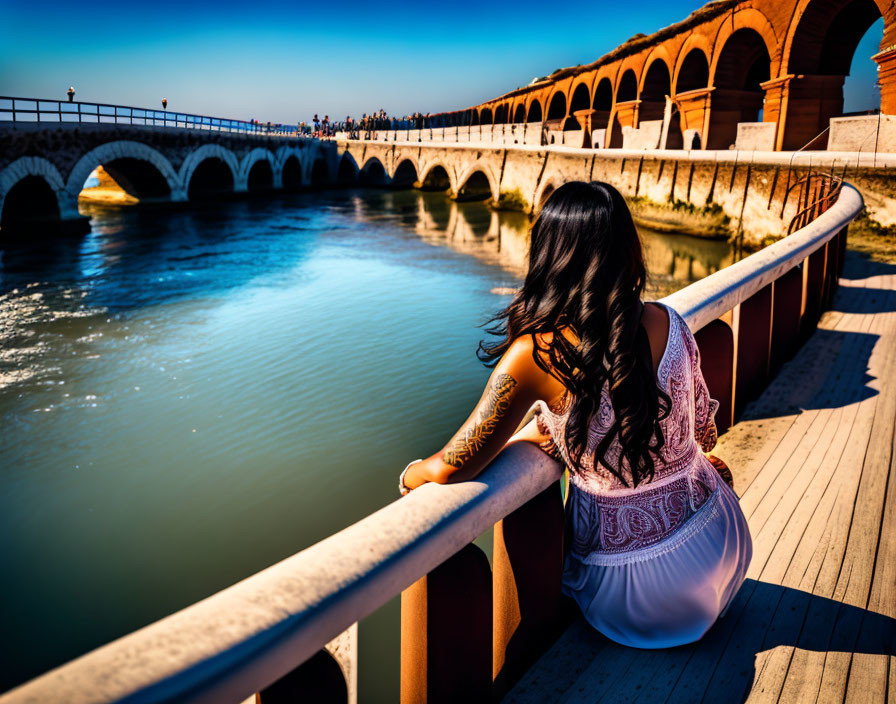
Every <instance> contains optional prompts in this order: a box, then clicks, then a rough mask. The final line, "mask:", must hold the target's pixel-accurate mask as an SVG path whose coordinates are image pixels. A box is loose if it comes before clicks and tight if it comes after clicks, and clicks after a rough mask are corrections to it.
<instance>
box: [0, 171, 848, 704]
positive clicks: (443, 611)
mask: <svg viewBox="0 0 896 704" xmlns="http://www.w3.org/2000/svg"><path fill="white" fill-rule="evenodd" d="M862 207H863V202H862V197H861V195H860V194H859V193H858V191H856V190H855V189H854V188H852V187H851V186H849V185H844V186H843V187H842V190H841V192H840V195H839V198H838V200H837V201H836V202H835V203H834V204H833V205H832V206H831V207H830V208H829V209H828V210H827V211H826V212H823V213H820V214H818V217H817V218H816V219H815V220H814V221H813V222H811V223H810V224H809V225H808V226H806V227H805V228H803V229H802V230H800V231H798V232H796V233H794V234H793V235H791V236H790V237H788V238H786V239H784V240H782V241H780V242H778V243H776V244H773V245H771V246H770V247H768V248H766V249H764V250H763V251H761V252H759V253H757V254H754V255H752V256H750V257H748V258H746V259H744V260H742V261H740V262H738V263H736V264H733V265H732V266H730V267H727V268H726V269H724V270H722V271H719V272H716V273H715V274H712V275H711V276H708V277H707V278H705V279H703V280H701V281H698V282H697V283H694V284H692V285H690V286H688V287H687V288H685V289H683V290H681V291H679V292H677V293H675V294H672V295H671V296H669V297H667V298H666V299H664V301H665V302H666V303H668V304H669V305H671V306H673V307H674V308H675V309H676V310H678V311H679V312H680V313H681V314H682V315H683V316H684V318H685V319H686V320H687V322H688V324H689V325H690V327H691V328H692V329H693V330H694V331H695V332H696V334H697V339H698V343H699V344H700V347H701V350H702V356H703V367H704V374H705V375H706V378H707V382H708V384H709V386H710V391H711V393H712V394H713V396H714V397H715V398H718V399H719V400H720V401H721V404H722V407H721V408H720V412H719V416H718V420H719V425H720V426H721V428H722V429H724V428H725V427H727V426H728V425H729V424H730V422H731V420H732V418H733V414H734V409H735V407H736V406H740V405H742V403H743V401H744V399H745V398H747V397H748V396H749V394H755V393H756V392H757V390H758V389H761V388H762V386H763V385H764V383H765V381H766V380H767V379H768V377H769V376H770V374H771V373H773V371H774V368H775V365H776V364H779V363H780V362H781V361H782V360H783V359H784V358H786V357H787V356H788V355H789V354H791V353H792V352H793V351H794V350H795V349H796V347H797V346H798V343H799V340H800V339H802V338H803V337H804V335H805V334H807V332H811V330H813V329H814V327H815V325H816V323H817V319H818V316H819V315H820V313H821V311H822V309H823V308H824V305H825V302H826V301H829V300H830V297H831V296H832V295H833V291H834V289H835V288H836V283H837V278H838V275H839V270H840V267H841V266H842V256H843V249H844V246H845V235H846V227H847V226H848V224H849V223H850V222H851V221H852V219H853V218H855V217H856V215H858V213H859V212H861V209H862ZM745 330H749V333H750V334H749V335H748V334H742V333H743V332H744V331H745ZM726 413H727V416H726ZM560 476H561V468H560V466H559V465H558V464H556V463H555V462H554V461H553V460H551V459H549V458H548V457H547V456H546V455H544V454H543V453H542V452H541V451H540V450H538V449H537V448H535V447H534V446H531V445H528V444H526V443H519V444H515V445H511V446H510V447H508V448H507V449H505V450H504V452H502V453H501V455H500V456H499V457H498V458H497V459H496V460H495V461H494V462H493V463H492V464H491V465H490V466H489V467H488V468H487V469H486V470H485V471H484V472H483V473H482V474H481V475H480V476H479V477H477V478H476V479H475V480H473V481H469V482H465V483H461V484H454V485H447V486H439V485H434V484H430V485H426V486H423V487H421V488H420V489H418V490H416V491H414V492H413V493H411V494H410V495H409V496H407V497H405V498H402V499H400V500H397V501H395V502H393V503H392V504H389V505H388V506H386V507H384V508H382V509H380V510H379V511H377V512H375V513H373V514H371V515H370V516H368V517H367V518H365V519H363V520H362V521H359V522H358V523H356V524H355V525H353V526H350V527H348V528H346V529H345V530H343V531H341V532H339V533H337V534H335V535H333V536H331V537H329V538H327V539H326V540H323V541H321V542H320V543H318V544H316V545H313V546H311V547H309V548H307V549H306V550H303V551H302V552H300V553H298V554H296V555H294V556H292V557H289V558H287V559H285V560H283V561H282V562H279V563H277V564H275V565H273V566H272V567H269V568H268V569H266V570H263V571H262V572H259V573H258V574H255V575H253V576H252V577H249V578H247V579H245V580H243V581H242V582H239V583H238V584H235V585H233V586H232V587H229V588H228V589H225V590H223V591H221V592H219V593H218V594H215V595H213V596H211V597H209V598H207V599H204V600H203V601H200V602H198V603H197V604H194V605H192V606H190V607H188V608H186V609H184V610H182V611H179V612H177V613H175V614H172V615H171V616H168V617H167V618H164V619H162V620H160V621H158V622H156V623H154V624H152V625H150V626H147V627H145V628H143V629H140V630H138V631H136V632H134V633H132V634H130V635H127V636H125V637H123V638H121V639H119V640H116V641H114V642H112V643H109V644H108V645H105V646H103V647H101V648H98V649H97V650H95V651H93V652H91V653H88V654H87V655H84V656H82V657H80V658H78V659H76V660H74V661H72V662H70V663H68V664H66V665H63V666H62V667H59V668H57V669H55V670H52V671H51V672H48V673H47V674H45V675H42V676H41V677H38V678H36V679H34V680H32V681H31V682H28V683H26V684H24V685H22V686H20V687H18V688H16V689H14V690H12V691H10V692H8V693H6V694H5V695H3V696H0V704H21V703H24V702H42V703H44V702H66V703H67V704H82V703H84V704H86V703H87V702H92V703H106V702H125V701H127V702H159V701H166V702H167V701H178V702H181V701H184V702H209V703H211V702H215V703H217V702H240V701H243V700H244V699H245V698H246V697H249V696H251V695H252V694H253V693H255V692H262V694H261V695H260V697H259V700H260V701H262V702H268V701H280V700H278V699H277V696H276V695H272V696H268V695H266V694H265V690H266V688H268V687H269V685H271V684H272V683H274V682H276V681H278V680H281V678H283V677H284V676H287V675H289V673H293V672H294V671H296V668H297V666H299V665H300V664H301V663H302V662H304V661H306V660H307V659H308V658H310V657H312V656H313V655H315V654H316V653H318V652H319V651H320V650H321V648H322V647H323V646H324V645H325V644H327V643H328V642H329V641H331V640H332V639H333V638H334V637H336V636H337V635H339V634H340V633H341V632H343V631H345V629H347V628H349V627H351V626H352V624H354V623H356V622H357V621H359V620H361V619H363V618H364V617H365V616H367V615H369V614H370V613H372V612H373V611H375V610H376V609H377V608H379V607H380V606H382V605H383V604H385V603H386V602H387V601H388V600H390V599H391V598H393V597H394V596H395V595H397V594H398V593H399V592H402V590H406V591H405V593H404V595H403V608H402V621H403V622H402V701H403V702H405V704H409V703H410V702H417V701H426V700H427V699H428V698H429V697H430V693H432V692H435V691H441V692H442V693H443V694H444V692H445V691H446V688H449V689H450V690H451V692H453V693H454V695H456V699H462V698H464V697H466V698H469V699H482V698H483V697H485V696H486V695H487V692H484V691H483V688H484V689H485V690H488V689H489V688H491V687H494V690H493V692H494V693H496V694H499V695H500V694H501V693H503V691H506V690H507V689H508V688H509V686H511V685H512V683H513V681H514V679H515V678H516V677H518V676H519V674H520V672H521V671H522V670H524V669H525V667H526V666H527V665H528V663H529V662H531V660H532V658H533V657H535V656H536V655H537V654H538V652H539V651H540V650H543V649H545V648H546V647H547V645H548V643H549V638H550V636H551V634H552V633H554V632H555V631H554V630H552V624H556V623H558V622H559V616H558V609H557V604H559V576H560V569H561V565H562V506H561V505H560V492H559V490H558V488H557V484H558V480H559V479H560ZM388 480H389V481H393V480H394V477H390V478H388ZM495 524H497V526H496V528H495V554H494V560H493V568H492V569H491V570H490V568H489V566H488V562H487V561H484V557H482V558H481V559H480V558H478V557H476V555H475V554H473V553H472V552H471V551H470V550H471V548H472V546H471V545H470V543H471V541H472V540H473V539H474V538H476V537H477V536H479V535H480V534H482V533H483V532H484V531H486V530H487V529H488V528H490V527H492V526H493V525H495ZM473 550H478V548H473ZM412 585H413V586H412ZM409 587H410V589H408V588H409ZM477 634H478V635H477ZM440 639H441V640H440ZM521 644H522V645H521ZM437 648H441V651H438V652H437V650H436V649H437ZM439 652H441V653H442V656H439ZM445 652H449V653H452V655H450V656H448V655H444V653H445ZM451 657H453V658H454V659H453V660H450V658H451ZM445 658H449V660H450V663H449V664H450V666H446V664H445ZM299 670H301V668H299ZM493 677H494V681H495V684H493V683H492V681H493ZM347 699H348V697H347V696H346V697H345V698H344V699H343V700H347Z"/></svg>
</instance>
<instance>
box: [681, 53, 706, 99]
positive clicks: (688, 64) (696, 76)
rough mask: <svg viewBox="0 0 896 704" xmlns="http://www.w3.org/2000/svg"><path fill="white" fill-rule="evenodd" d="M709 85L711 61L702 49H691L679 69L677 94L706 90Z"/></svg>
mask: <svg viewBox="0 0 896 704" xmlns="http://www.w3.org/2000/svg"><path fill="white" fill-rule="evenodd" d="M708 85H709V61H707V59H706V54H704V53H703V51H702V50H700V49H691V50H690V51H689V52H688V55H687V56H685V57H684V61H682V63H681V68H680V69H678V80H677V81H676V83H675V92H676V93H686V92H688V91H689V90H698V89H699V88H706V86H708Z"/></svg>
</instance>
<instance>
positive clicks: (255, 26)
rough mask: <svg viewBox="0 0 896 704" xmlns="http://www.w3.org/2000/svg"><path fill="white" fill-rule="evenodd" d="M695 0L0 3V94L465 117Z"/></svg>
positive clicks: (858, 87) (238, 109)
mask: <svg viewBox="0 0 896 704" xmlns="http://www.w3.org/2000/svg"><path fill="white" fill-rule="evenodd" d="M698 4H699V0H698V2H695V1H694V0H641V2H640V3H638V4H637V5H634V4H632V3H624V2H594V1H593V0H592V1H591V2H580V1H579V0H566V2H563V3H545V2H544V1H543V0H542V1H541V2H532V1H530V0H517V1H515V2H503V1H501V2H491V3H477V2H467V1H466V0H463V1H461V2H452V3H440V4H438V5H434V4H431V3H426V2H416V3H408V2H404V1H403V0H394V1H393V2H378V3H370V4H365V3H357V2H354V3H341V2H323V3H321V2H306V3H294V4H290V5H288V6H287V5H280V6H278V5H276V4H265V5H262V4H261V3H254V4H253V3H247V2H241V3H232V2H228V1H227V0H221V2H217V3H208V2H188V1H186V0H182V1H181V2H173V1H171V0H157V1H156V2H153V3H151V4H149V3H141V2H136V3H129V2H127V1H126V0H125V1H122V0H119V1H118V2H115V3H112V2H107V1H106V0H95V1H93V2H77V3H76V2H73V1H71V0H69V1H68V2H59V1H58V0H49V1H47V2H41V1H40V0H29V1H27V2H26V1H23V0H0V16H2V21H0V94H3V95H13V96H27V97H31V96H35V97H43V98H63V99H64V93H65V90H66V89H67V88H68V86H69V85H74V86H75V89H76V90H77V99H79V100H85V101H97V102H108V103H117V104H123V105H135V106H141V107H142V106H147V107H152V106H156V105H158V104H159V102H160V101H161V99H162V97H163V96H165V97H167V98H168V102H169V109H176V110H179V111H185V112H196V113H202V114H211V115H217V116H222V117H234V118H243V119H249V118H256V119H259V120H273V121H276V122H297V121H299V120H308V119H309V118H310V117H311V115H312V113H315V112H319V113H328V114H329V115H330V117H331V118H335V117H339V118H343V117H345V115H346V114H352V115H356V116H357V115H359V114H360V113H361V112H369V111H371V110H374V109H379V108H384V109H385V110H386V111H388V112H390V113H393V114H406V113H410V112H413V111H416V110H421V111H423V112H438V111H440V110H449V109H453V108H461V107H466V106H467V105H471V104H476V103H478V102H481V101H483V100H486V99H488V98H492V97H495V96H497V95H500V94H501V93H504V92H506V91H508V90H511V89H513V88H515V87H517V86H520V85H524V84H526V83H528V82H529V81H530V80H531V79H532V78H533V77H534V76H536V75H545V74H548V73H550V72H551V71H553V70H554V69H556V68H559V67H561V66H569V65H574V64H579V63H587V62H589V61H593V60H594V59H596V58H597V57H599V56H600V55H601V54H603V53H605V52H607V51H609V50H611V49H613V48H614V47H615V46H616V45H618V44H620V43H621V42H623V41H625V40H626V39H627V38H629V37H630V36H632V35H633V34H635V33H637V32H644V33H645V34H647V33H650V32H652V31H654V30H657V29H659V28H661V27H664V26H666V25H668V24H671V23H673V22H675V21H677V20H680V19H683V18H684V17H685V16H687V15H688V14H689V13H690V12H691V11H692V10H693V9H694V8H695V7H697V5H698ZM881 27H882V21H881V22H880V23H878V25H875V27H874V28H873V29H872V30H871V31H869V34H868V35H866V38H865V40H864V41H863V43H862V45H860V47H859V50H858V51H857V53H856V60H855V62H854V66H853V74H854V75H855V76H856V78H854V79H852V80H850V81H849V84H848V85H847V89H846V96H847V110H849V109H855V110H858V109H863V108H867V107H876V106H877V105H878V104H879V98H878V97H877V95H876V94H875V93H874V89H873V83H874V78H875V75H874V70H875V67H874V64H873V62H871V61H870V60H869V59H868V58H867V57H869V56H870V55H871V54H872V53H874V52H875V51H877V44H878V43H879V42H880V36H881V32H882V29H881Z"/></svg>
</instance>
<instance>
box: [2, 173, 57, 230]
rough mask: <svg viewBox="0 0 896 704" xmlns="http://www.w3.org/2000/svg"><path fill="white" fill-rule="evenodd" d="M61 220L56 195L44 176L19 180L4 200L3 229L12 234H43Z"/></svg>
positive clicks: (32, 176) (33, 176)
mask: <svg viewBox="0 0 896 704" xmlns="http://www.w3.org/2000/svg"><path fill="white" fill-rule="evenodd" d="M58 221H59V203H58V201H57V200H56V194H55V193H54V192H53V189H52V188H51V187H50V184H49V183H47V181H46V179H45V178H44V177H43V176H36V175H31V176H26V177H25V178H23V179H21V180H20V181H18V182H17V183H16V184H15V185H14V186H13V187H12V188H10V189H9V192H8V193H7V194H6V198H5V199H4V201H3V212H2V213H0V230H2V234H3V236H4V238H5V237H6V236H7V235H10V234H13V235H14V234H31V233H35V234H39V232H40V230H41V229H42V228H44V227H46V226H47V224H49V223H53V222H58Z"/></svg>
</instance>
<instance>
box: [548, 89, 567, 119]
mask: <svg viewBox="0 0 896 704" xmlns="http://www.w3.org/2000/svg"><path fill="white" fill-rule="evenodd" d="M547 119H548V120H565V119H566V93H564V92H563V91H562V90H556V91H554V94H553V95H552V96H551V99H550V100H549V101H548V116H547Z"/></svg>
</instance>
